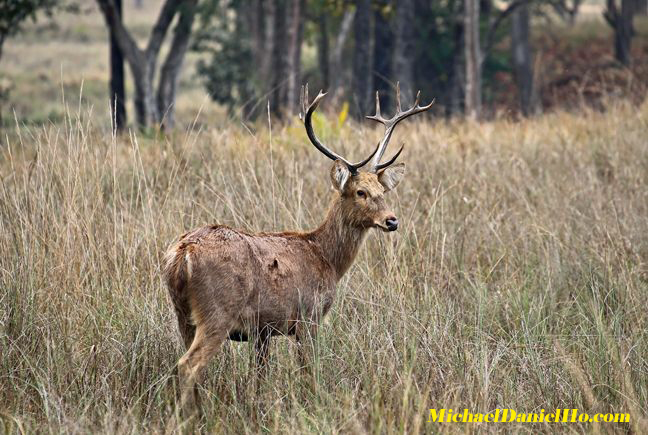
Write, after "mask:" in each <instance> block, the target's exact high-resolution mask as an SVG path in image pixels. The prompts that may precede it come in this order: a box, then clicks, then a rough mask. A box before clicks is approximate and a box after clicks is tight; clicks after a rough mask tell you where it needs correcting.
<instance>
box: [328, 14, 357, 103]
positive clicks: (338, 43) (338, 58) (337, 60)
mask: <svg viewBox="0 0 648 435" xmlns="http://www.w3.org/2000/svg"><path fill="white" fill-rule="evenodd" d="M354 21H355V9H352V8H348V9H347V10H346V11H345V12H344V16H343V17H342V23H341V24H340V30H339V32H338V35H337V38H336V39H335V46H334V47H333V53H331V68H330V71H333V72H334V73H333V74H332V75H331V90H330V93H331V101H334V100H335V99H336V96H337V93H338V90H339V89H340V83H341V80H342V54H343V53H344V47H345V46H346V42H347V39H348V38H349V33H350V32H351V27H352V25H353V23H354Z"/></svg>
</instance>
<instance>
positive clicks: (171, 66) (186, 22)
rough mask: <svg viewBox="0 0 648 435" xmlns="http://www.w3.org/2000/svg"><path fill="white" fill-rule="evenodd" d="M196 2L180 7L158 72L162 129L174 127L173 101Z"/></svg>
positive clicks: (159, 111) (187, 44) (190, 0)
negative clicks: (166, 53)
mask: <svg viewBox="0 0 648 435" xmlns="http://www.w3.org/2000/svg"><path fill="white" fill-rule="evenodd" d="M196 5H197V0H188V1H185V3H184V4H183V5H182V6H181V7H180V10H179V11H180V17H179V18H178V23H177V24H176V27H175V30H174V34H173V40H172V41H171V48H170V49H169V54H168V55H167V57H166V60H165V61H164V65H162V70H161V71H160V83H159V85H158V95H157V110H158V113H159V115H160V117H161V118H160V119H161V123H162V127H163V128H165V129H172V128H173V127H174V125H175V107H174V106H175V99H176V89H177V86H178V80H179V77H180V71H181V69H182V62H183V61H184V56H185V53H186V52H187V48H188V47H189V39H190V37H191V27H192V26H193V22H194V17H195V15H196Z"/></svg>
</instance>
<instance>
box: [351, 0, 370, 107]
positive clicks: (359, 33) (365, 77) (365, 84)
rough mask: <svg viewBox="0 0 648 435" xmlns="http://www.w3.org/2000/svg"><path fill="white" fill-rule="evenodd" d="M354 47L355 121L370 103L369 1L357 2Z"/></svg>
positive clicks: (352, 90) (353, 86)
mask: <svg viewBox="0 0 648 435" xmlns="http://www.w3.org/2000/svg"><path fill="white" fill-rule="evenodd" d="M353 35H354V40H355V45H354V49H353V76H352V78H351V82H352V84H351V93H352V96H353V104H352V105H351V113H352V115H353V116H354V117H355V118H356V119H361V118H363V117H364V116H365V115H366V114H367V113H368V110H369V106H370V101H371V88H372V83H371V1H370V0H359V1H358V2H357V3H356V15H355V20H354V23H353Z"/></svg>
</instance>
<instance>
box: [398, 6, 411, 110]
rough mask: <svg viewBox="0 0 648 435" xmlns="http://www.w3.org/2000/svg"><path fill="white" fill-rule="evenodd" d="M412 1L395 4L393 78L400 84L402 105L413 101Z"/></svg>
mask: <svg viewBox="0 0 648 435" xmlns="http://www.w3.org/2000/svg"><path fill="white" fill-rule="evenodd" d="M414 22H415V16H414V1H413V0H398V1H397V2H396V32H395V33H396V35H395V36H396V41H395V43H394V66H393V76H394V78H395V79H396V80H397V81H398V82H400V89H401V99H402V101H403V104H409V103H410V102H411V101H413V100H414V93H415V92H416V89H415V86H416V84H415V83H414V64H413V62H414V57H415V55H414V38H415V34H414Z"/></svg>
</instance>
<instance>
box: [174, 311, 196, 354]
mask: <svg viewBox="0 0 648 435" xmlns="http://www.w3.org/2000/svg"><path fill="white" fill-rule="evenodd" d="M176 314H177V315H178V329H179V330H180V335H181V336H182V341H183V342H184V345H185V349H189V348H190V347H191V343H192V342H193V340H194V337H195V336H196V325H194V324H193V323H191V317H190V316H189V315H186V314H185V313H183V312H180V311H177V313H176Z"/></svg>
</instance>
